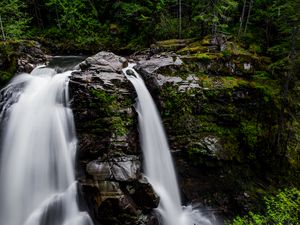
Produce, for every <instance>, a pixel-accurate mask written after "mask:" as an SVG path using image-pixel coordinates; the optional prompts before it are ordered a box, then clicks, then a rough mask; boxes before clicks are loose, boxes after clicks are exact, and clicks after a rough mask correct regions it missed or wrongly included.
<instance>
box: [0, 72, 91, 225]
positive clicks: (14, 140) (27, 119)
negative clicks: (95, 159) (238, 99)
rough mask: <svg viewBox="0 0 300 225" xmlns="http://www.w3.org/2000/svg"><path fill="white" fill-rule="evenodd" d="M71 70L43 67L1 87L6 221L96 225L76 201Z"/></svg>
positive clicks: (1, 192) (0, 206) (1, 196)
mask: <svg viewBox="0 0 300 225" xmlns="http://www.w3.org/2000/svg"><path fill="white" fill-rule="evenodd" d="M70 74H71V71H67V72H63V73H56V72H55V70H53V69H50V68H45V67H42V66H40V67H37V68H36V69H34V70H33V71H32V73H31V74H26V73H23V74H20V75H18V76H16V77H15V78H14V79H13V80H12V81H11V82H10V83H9V84H8V85H7V86H6V87H5V88H4V89H2V91H1V93H2V102H1V107H2V112H1V119H2V127H1V130H2V148H1V158H0V160H1V161H0V166H1V167H0V224H1V225H92V224H93V222H92V221H91V219H90V217H89V216H88V214H87V213H86V212H80V210H79V207H78V203H77V184H76V181H75V176H74V156H75V152H76V145H77V139H76V136H75V129H74V121H73V114H72V110H71V109H70V108H69V106H68V102H69V99H68V77H69V76H70Z"/></svg>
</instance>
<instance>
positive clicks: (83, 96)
mask: <svg viewBox="0 0 300 225" xmlns="http://www.w3.org/2000/svg"><path fill="white" fill-rule="evenodd" d="M125 66H127V60H126V59H125V58H123V57H119V56H117V55H115V54H113V53H110V52H100V53H98V54H96V55H94V56H92V57H89V58H87V59H86V60H85V61H84V62H82V63H80V64H79V67H80V68H81V70H80V71H77V72H74V73H73V75H72V76H71V79H70V84H69V86H70V93H71V96H72V99H73V100H72V108H73V112H74V118H75V124H76V131H77V135H78V140H79V149H78V154H77V162H78V164H77V168H78V169H77V171H78V174H77V177H78V180H79V185H80V190H81V193H82V196H83V197H84V199H85V200H86V203H87V206H88V209H89V211H90V213H91V215H92V217H93V219H94V220H95V224H96V225H97V224H103V225H105V224H107V225H108V224H118V223H119V224H137V225H138V224H149V223H148V221H150V220H151V217H152V216H151V213H152V209H153V208H155V207H157V205H158V202H159V198H158V196H157V195H156V194H155V193H154V191H153V189H152V187H151V185H150V184H149V183H148V182H147V180H146V179H145V178H144V177H143V175H142V173H141V160H140V154H141V152H140V151H139V145H138V134H137V117H136V114H135V111H134V108H133V106H134V103H135V92H134V91H133V87H132V86H131V84H130V83H129V81H127V79H126V78H125V76H124V75H123V74H122V68H123V67H125ZM152 224H153V223H152Z"/></svg>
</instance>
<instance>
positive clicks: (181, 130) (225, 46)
mask: <svg viewBox="0 0 300 225" xmlns="http://www.w3.org/2000/svg"><path fill="white" fill-rule="evenodd" d="M0 35H1V36H0V85H1V88H3V87H4V86H5V85H6V84H7V82H8V81H9V80H10V79H11V78H12V77H13V75H14V74H15V73H19V72H20V71H21V69H20V68H19V67H20V63H19V61H18V58H19V57H20V55H22V54H23V53H22V52H24V51H25V53H26V54H29V55H31V52H30V51H31V50H27V49H30V48H31V47H32V46H35V45H37V44H36V43H38V46H39V48H41V50H42V51H43V52H44V53H45V55H47V57H48V55H80V56H90V55H93V54H96V53H97V52H100V51H109V52H113V53H115V54H118V55H120V56H122V57H125V58H130V57H131V59H132V60H136V59H137V61H140V62H142V60H143V57H142V56H143V54H145V55H147V56H145V57H146V58H147V59H150V61H151V60H152V58H151V57H153V55H154V56H155V55H158V56H157V57H158V58H159V57H163V56H164V54H165V55H167V56H170V58H172V57H173V59H174V57H175V58H176V57H179V58H180V59H181V60H182V62H183V66H182V67H180V68H179V67H177V65H175V63H174V65H173V64H172V65H171V66H169V65H167V66H165V67H164V66H161V67H159V69H158V70H157V71H159V72H157V73H159V74H162V75H163V76H165V77H176V78H177V77H178V78H180V79H182V80H188V78H189V76H190V75H192V77H196V78H195V80H196V81H197V82H198V83H197V85H199V86H200V87H201V88H200V89H201V90H200V89H199V90H198V89H197V90H196V89H187V90H185V89H184V90H185V91H180V90H179V89H178V90H177V88H178V87H180V85H181V84H179V86H178V87H177V86H176V85H173V84H172V85H171V84H170V83H167V82H166V83H163V84H162V85H161V86H159V85H157V84H156V83H155V82H152V80H151V79H149V80H147V79H148V78H147V76H148V75H147V74H146V72H145V74H146V75H145V76H144V77H143V78H144V79H145V82H146V83H147V82H148V83H147V86H148V87H149V89H150V92H151V94H152V95H153V98H154V100H155V101H156V103H157V105H158V108H159V110H160V112H161V116H162V120H163V123H164V126H165V129H166V133H167V135H169V137H170V139H169V142H170V146H171V149H173V150H174V152H172V154H174V155H175V156H174V157H175V160H174V161H175V163H177V166H178V168H179V169H178V171H179V172H178V174H179V175H178V176H179V182H182V184H181V186H182V187H183V191H182V192H183V194H182V193H181V194H182V195H183V196H184V199H186V201H187V202H188V201H189V200H191V199H192V200H193V198H195V199H197V201H198V200H199V199H200V200H201V201H202V202H204V203H203V205H204V207H211V208H212V209H216V212H217V214H220V217H221V218H222V221H223V222H222V223H220V224H232V225H248V224H253V225H260V224H262V225H263V224H278V225H283V224H295V225H296V224H300V54H299V49H300V0H185V1H183V0H72V1H70V0H1V2H0ZM32 55H33V57H36V56H35V55H34V54H32ZM139 57H140V58H139ZM29 59H31V57H29ZM43 60H44V59H43ZM29 61H30V60H29ZM174 61H175V60H174ZM141 65H142V66H141V68H140V71H138V72H140V73H142V72H141V71H146V69H145V70H143V64H142V63H141ZM145 65H146V64H145ZM84 66H85V67H88V66H89V65H88V64H87V65H84ZM248 67H249V68H248ZM83 68H84V67H83V66H82V71H85V70H88V69H85V68H84V69H83ZM88 68H89V67H88ZM145 68H146V66H145ZM25 69H26V67H25ZM92 70H93V69H91V71H92ZM21 72H23V71H21ZM26 72H27V71H26ZM102 72H103V71H102ZM105 72H107V71H105ZM93 76H94V75H93ZM154 76H156V75H154ZM146 78H147V79H146ZM78 79H79V78H78ZM80 79H81V78H80ZM193 79H194V78H193ZM71 80H72V79H71ZM76 82H77V80H75V82H74V84H73V85H75V86H76V85H77V84H75V83H76ZM80 82H83V81H80ZM84 82H85V81H84ZM92 82H94V81H92ZM122 82H123V81H122ZM189 82H190V84H191V83H192V82H194V81H189ZM96 83H97V82H96ZM104 83H105V82H104ZM153 84H155V85H156V86H155V85H154V86H155V87H153ZM88 85H90V84H89V83H88V84H87V86H88ZM101 85H102V83H101ZM113 85H116V84H113ZM71 86H72V85H71ZM95 86H97V85H95ZM76 88H78V89H80V88H82V87H79V86H78V87H77V86H76ZM89 88H90V87H89ZM89 88H87V89H88V91H87V92H89V93H88V95H87V96H88V97H86V99H85V98H83V97H82V96H80V94H78V93H79V92H78V93H77V92H76V91H74V90H73V92H72V91H71V92H72V93H73V94H74V93H75V94H74V96H77V95H78V96H77V97H78V99H79V100H74V105H75V106H76V107H77V108H76V107H75V113H74V114H75V123H76V121H79V122H78V124H79V125H78V127H79V128H78V130H76V132H77V133H79V142H80V143H85V141H86V140H85V139H84V138H86V137H85V136H84V135H87V134H86V133H89V135H90V134H91V135H104V136H105V135H108V136H109V135H111V136H109V137H110V138H111V139H109V138H108V139H109V140H110V142H111V143H110V144H109V145H108V144H103V143H104V142H103V143H102V142H101V143H102V145H103V146H105V147H103V149H105V148H106V149H110V148H111V149H112V150H107V151H108V152H109V151H116V152H117V153H116V152H115V153H113V154H112V155H118V154H120V155H122V154H123V153H122V154H121V153H120V152H119V150H115V149H114V148H116V149H117V147H111V146H113V145H114V142H113V141H112V140H114V139H113V138H114V137H115V136H116V137H117V136H120V135H121V136H122V135H123V136H124V135H125V136H126V135H127V137H129V136H130V135H132V134H131V132H133V131H131V126H134V124H136V123H137V122H136V120H134V119H132V118H131V115H130V116H128V115H126V116H124V115H123V114H122V113H119V111H120V108H122V107H123V108H124V107H125V106H126V107H128V105H129V103H130V102H131V101H133V100H132V99H129V98H128V97H127V96H125V95H124V96H125V97H118V95H120V96H122V91H120V90H121V87H118V89H117V91H116V90H114V89H112V90H109V91H107V90H106V89H105V88H106V87H105V86H104V88H102V89H103V90H104V91H103V90H102V89H101V90H100V89H97V88H95V87H91V88H90V89H89ZM80 90H81V89H80ZM128 90H131V89H130V88H129V89H128ZM85 91H86V90H85ZM111 93H112V94H111ZM120 93H121V94H120ZM110 94H111V95H110ZM1 95H2V94H1ZM127 98H128V99H127ZM124 99H125V100H124ZM80 100H82V102H80ZM84 101H87V102H89V105H88V106H87V105H84V104H85V103H83V102H84ZM132 104H133V103H132ZM1 107H3V104H2V103H1ZM84 107H89V109H88V110H91V111H93V112H95V113H94V114H103V115H105V117H107V118H110V122H108V121H106V120H105V121H104V119H103V121H102V118H98V117H97V118H96V117H95V118H93V119H86V121H87V122H86V121H85V119H83V120H82V121H81V116H80V115H79V114H78V116H77V114H76V112H77V113H78V112H83V111H84V110H81V108H84ZM97 107H98V108H101V107H106V109H105V110H104V109H103V110H102V109H97ZM123 108H122V109H123ZM76 110H77V111H76ZM118 110H119V111H118ZM83 113H84V112H83ZM94 114H93V115H94ZM1 115H2V114H1ZM127 116H128V118H127ZM1 120H2V119H1ZM99 121H100V122H99ZM85 122H86V123H87V125H84V124H83V123H85ZM76 126H77V125H76ZM1 129H2V128H1ZM89 129H90V130H89ZM106 129H110V131H109V132H111V133H110V134H108V131H106ZM87 130H89V131H88V132H87ZM1 132H3V131H1ZM80 132H82V134H81V133H80ZM104 136H103V137H104ZM108 136H105V137H108ZM136 136H137V135H136ZM130 137H131V136H130ZM89 138H90V137H89ZM93 138H94V137H93ZM132 138H133V139H134V138H136V137H135V136H134V135H132ZM207 138H208V139H207ZM81 139H82V140H83V141H82V142H81ZM86 139H88V138H86ZM127 139H128V140H129V139H130V138H127ZM89 140H92V138H91V139H89ZM130 140H131V139H130ZM207 140H208V141H207ZM93 141H94V139H93ZM93 141H90V142H88V144H87V146H89V144H90V143H93V144H91V145H95V143H96V142H97V141H96V140H95V143H94V142H93ZM97 143H98V142H97ZM137 143H138V142H137ZM211 143H214V146H217V147H216V148H217V149H221V150H220V151H221V153H216V154H215V153H213V152H212V151H211V149H210V147H209V146H211ZM98 144H99V143H98ZM131 144H132V143H131V142H130V143H129V145H130V146H131ZM79 145H80V147H79V148H82V149H85V147H82V145H83V144H79ZM132 146H134V147H133V148H137V149H138V147H137V146H136V144H132ZM86 148H87V149H88V148H89V147H86ZM94 148H95V149H98V147H94ZM99 148H100V147H99ZM101 148H102V147H101ZM120 148H121V147H120ZM84 151H87V150H84ZM84 151H83V153H80V154H79V161H80V163H79V164H80V165H81V164H82V165H85V166H86V164H87V161H92V159H93V160H94V159H96V158H97V159H100V158H101V157H104V156H105V157H107V155H109V154H110V153H106V152H105V150H103V152H104V153H103V152H102V153H99V152H100V150H99V152H98V153H95V152H93V151H92V150H88V151H87V152H88V153H87V152H84ZM101 151H102V150H101ZM120 151H121V150H120ZM122 151H123V150H122ZM177 151H178V152H180V153H176V152H177ZM124 152H126V151H125V150H124ZM126 154H127V152H126ZM176 154H177V155H176ZM0 159H1V158H0ZM181 159H183V161H185V163H186V164H180V163H182V162H181ZM0 162H1V161H0ZM187 167H189V169H186V170H187V171H188V173H189V175H185V174H184V173H185V168H187ZM0 168H1V167H0ZM191 168H192V169H191ZM0 171H1V170H0ZM79 171H81V169H79ZM193 171H199V173H200V172H201V171H205V172H204V173H205V174H207V177H208V178H207V179H208V180H209V181H207V183H209V185H211V186H209V188H206V189H205V187H203V188H202V187H199V191H196V192H195V193H197V194H194V193H193V192H192V191H191V190H189V189H188V188H189V183H188V182H190V181H188V180H189V179H190V177H192V178H193V176H194V177H196V179H199V180H200V181H199V183H196V182H195V181H194V184H193V185H191V186H190V187H193V188H195V187H196V186H197V185H204V186H205V185H206V184H207V183H206V182H204V181H202V180H205V179H206V178H205V174H203V175H195V174H194V173H193ZM78 173H79V174H81V173H86V174H88V173H89V172H78ZM90 175H91V174H89V175H85V179H92V178H90ZM189 176H190V177H189ZM202 176H203V177H202ZM222 176H224V177H225V178H226V181H224V183H222V182H223V181H222V179H221V178H220V177H222ZM216 177H217V178H216ZM0 178H1V177H0ZM192 178H191V179H192ZM201 179H202V180H201ZM214 180H216V182H220V184H219V185H216V184H212V183H213V182H214ZM197 182H198V180H197ZM87 183H88V182H87ZM122 185H123V183H122V182H120V186H121V189H122V187H123V186H122ZM126 185H127V184H126ZM130 185H131V183H130ZM222 185H224V186H223V187H222ZM124 187H125V186H124ZM0 188H1V186H0ZM84 188H87V189H88V188H90V189H88V190H89V191H91V190H92V191H91V193H92V192H93V191H94V189H93V188H94V187H93V188H91V187H90V186H88V185H83V188H82V189H83V191H82V192H83V193H85V194H83V195H84V196H85V197H86V196H88V197H86V198H87V199H89V200H90V199H91V197H89V196H90V195H94V192H93V194H89V193H88V191H86V190H87V189H86V190H85V189H84ZM126 188H127V186H126ZM200 190H201V193H200ZM122 191H123V189H122ZM128 192H129V191H128ZM87 193H88V194H87ZM249 193H250V194H249ZM95 199H96V198H95ZM90 201H92V200H90ZM95 201H96V200H95ZM98 203H99V202H98ZM98 203H97V204H98ZM89 204H92V203H90V202H88V203H87V205H88V207H90V206H89ZM93 204H94V203H93ZM106 204H107V207H108V208H109V207H112V208H113V206H112V205H113V203H111V202H109V203H106ZM92 207H94V206H92ZM97 207H98V206H97ZM103 207H104V206H101V204H100V203H99V207H98V208H99V211H97V210H98V208H97V210H96V211H97V212H96V211H95V210H94V209H92V210H90V211H91V212H92V213H91V214H92V218H93V220H94V223H95V224H96V225H97V224H103V225H106V224H107V225H109V224H112V225H113V224H114V225H117V224H120V221H123V220H124V218H125V220H126V221H127V219H128V218H129V217H130V216H132V215H131V214H130V213H131V212H130V213H128V211H124V212H123V211H122V210H123V209H119V208H118V210H119V211H120V212H121V213H119V214H117V215H116V214H114V212H112V211H109V212H108V213H107V215H106V216H107V218H106V217H105V213H106V212H107V211H105V210H104V208H103ZM100 208H101V209H102V210H104V211H103V213H101V212H100V211H101V210H100ZM121 208H122V207H121ZM0 209H1V207H0ZM93 210H94V211H93ZM147 210H148V209H147ZM147 210H145V211H147ZM119 211H118V212H119ZM212 211H213V210H212ZM143 213H144V211H143ZM147 213H148V211H147ZM125 214H126V215H127V214H128V215H130V216H128V217H126V216H124V217H122V216H123V215H125ZM145 214H146V213H145ZM0 215H1V214H0ZM120 215H122V216H120ZM101 216H103V218H104V217H105V218H106V219H103V220H102V219H98V218H100V217H101ZM134 216H136V217H134V218H141V216H140V214H139V215H138V216H137V215H134ZM139 216H140V217H139ZM108 217H110V218H108ZM95 218H96V219H95ZM111 218H115V219H114V220H112V219H111ZM130 218H131V217H130ZM131 219H132V218H131ZM133 220H135V221H137V219H133ZM95 221H100V222H99V223H97V222H95ZM128 221H131V220H130V219H128ZM139 221H140V220H139ZM0 222H1V219H0ZM124 224H139V225H140V224H141V225H142V224H150V225H152V223H142V222H141V223H138V222H136V223H130V222H128V223H124ZM153 224H154V225H156V224H155V223H153ZM216 224H217V223H216ZM168 225H169V224H168ZM197 225H198V224H197ZM199 225H201V224H199Z"/></svg>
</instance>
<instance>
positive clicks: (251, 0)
mask: <svg viewBox="0 0 300 225" xmlns="http://www.w3.org/2000/svg"><path fill="white" fill-rule="evenodd" d="M252 4H253V0H250V3H249V9H248V15H247V21H246V24H245V30H244V34H245V33H246V32H247V27H248V23H249V19H250V13H251V9H252Z"/></svg>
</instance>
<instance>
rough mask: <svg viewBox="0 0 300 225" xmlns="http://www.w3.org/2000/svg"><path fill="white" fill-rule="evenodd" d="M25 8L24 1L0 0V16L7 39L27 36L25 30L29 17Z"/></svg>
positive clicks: (27, 26) (27, 27)
mask: <svg viewBox="0 0 300 225" xmlns="http://www.w3.org/2000/svg"><path fill="white" fill-rule="evenodd" d="M26 8H27V6H26V3H25V2H24V1H20V0H3V1H1V2H0V16H1V19H2V25H3V31H4V35H5V37H6V39H7V40H18V39H21V38H26V37H28V36H27V35H26V32H27V30H28V29H29V22H30V20H31V18H30V17H29V16H28V14H27V12H26ZM0 32H2V31H0ZM1 35H2V33H1ZM2 38H3V37H2Z"/></svg>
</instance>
